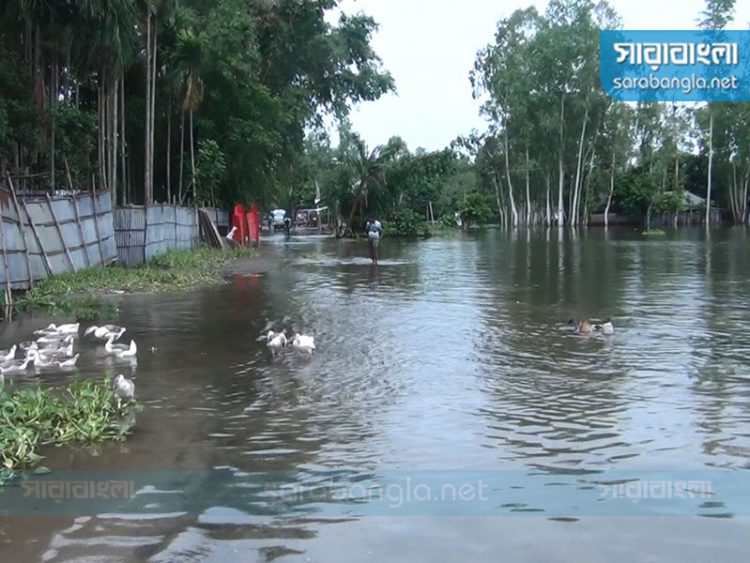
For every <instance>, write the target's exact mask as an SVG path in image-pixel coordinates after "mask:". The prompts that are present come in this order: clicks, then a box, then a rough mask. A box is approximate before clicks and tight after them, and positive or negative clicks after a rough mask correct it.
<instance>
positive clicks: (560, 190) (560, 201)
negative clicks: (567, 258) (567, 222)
mask: <svg viewBox="0 0 750 563" xmlns="http://www.w3.org/2000/svg"><path fill="white" fill-rule="evenodd" d="M560 100H561V101H560V150H559V153H558V172H559V174H560V184H559V186H558V192H557V226H558V227H562V226H563V221H564V219H563V215H564V209H563V187H564V183H565V171H564V168H563V157H564V152H565V148H564V145H563V139H564V131H565V128H564V124H565V96H561V97H560Z"/></svg>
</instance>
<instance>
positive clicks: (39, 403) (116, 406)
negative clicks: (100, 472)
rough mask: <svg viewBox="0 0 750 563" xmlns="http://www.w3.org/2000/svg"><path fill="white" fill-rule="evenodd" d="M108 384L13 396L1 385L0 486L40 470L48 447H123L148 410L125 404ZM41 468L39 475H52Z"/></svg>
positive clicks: (29, 391) (89, 383) (38, 390)
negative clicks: (25, 472)
mask: <svg viewBox="0 0 750 563" xmlns="http://www.w3.org/2000/svg"><path fill="white" fill-rule="evenodd" d="M110 382H111V376H107V377H105V378H104V380H103V381H101V382H97V381H91V380H86V381H77V382H74V383H72V384H70V385H69V386H67V387H65V388H63V389H62V390H57V391H53V390H46V389H41V388H36V389H21V390H17V391H13V392H8V391H7V389H5V387H4V386H3V385H2V383H0V462H2V466H1V467H0V485H3V484H4V483H6V482H8V481H9V480H11V479H13V478H14V477H16V476H17V475H18V474H19V473H20V472H21V471H23V470H27V469H31V468H33V467H34V466H36V465H37V464H38V463H39V462H40V461H41V460H42V456H41V454H40V453H39V450H40V448H42V447H43V446H59V445H63V444H69V443H80V444H94V443H98V442H104V441H122V440H124V439H125V438H126V436H127V435H128V434H129V433H130V431H131V429H132V427H133V426H134V425H135V413H137V412H140V411H141V410H142V408H143V407H142V406H141V405H140V404H138V403H135V402H130V403H122V402H120V401H119V400H118V398H117V396H116V395H115V393H114V392H113V391H112V388H111V386H110ZM47 471H48V470H47V469H46V468H44V467H37V468H36V472H37V473H43V472H47Z"/></svg>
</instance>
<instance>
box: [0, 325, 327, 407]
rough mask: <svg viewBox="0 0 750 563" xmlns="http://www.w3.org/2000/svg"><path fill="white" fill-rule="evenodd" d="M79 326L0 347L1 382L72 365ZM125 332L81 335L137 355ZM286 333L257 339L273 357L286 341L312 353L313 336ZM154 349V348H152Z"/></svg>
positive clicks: (112, 351)
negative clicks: (8, 377) (9, 376)
mask: <svg viewBox="0 0 750 563" xmlns="http://www.w3.org/2000/svg"><path fill="white" fill-rule="evenodd" d="M80 328H81V325H80V323H75V324H62V325H55V324H50V325H49V326H47V327H46V328H42V329H39V330H35V331H34V336H35V337H36V339H35V340H29V341H26V342H21V343H19V344H14V345H13V347H12V348H10V349H9V350H0V383H2V382H4V380H5V375H6V374H14V373H23V372H26V371H27V370H29V369H31V368H34V369H36V370H40V369H48V368H57V369H63V368H73V367H75V366H76V364H77V363H78V358H79V357H80V356H81V354H80V352H76V350H75V345H76V339H77V338H78V336H79V333H80ZM267 328H269V327H267ZM125 331H126V329H125V327H122V326H117V325H104V326H90V327H88V328H87V329H86V330H85V331H84V333H83V338H88V339H94V340H99V341H101V342H104V350H105V352H106V353H107V354H109V355H111V356H114V357H116V358H135V357H136V355H137V354H138V347H137V346H136V343H135V340H131V341H130V344H119V343H115V341H116V340H119V339H120V338H121V337H122V335H123V334H124V333H125ZM286 335H287V331H286V329H283V330H282V331H281V332H274V331H273V330H268V332H265V330H264V334H263V335H261V337H260V338H259V339H258V340H266V341H267V343H266V346H267V347H268V349H269V350H270V351H271V353H272V354H273V357H274V358H276V356H278V355H279V354H281V353H282V352H283V351H284V350H285V349H286V348H287V346H288V345H289V343H291V346H292V348H293V349H294V350H296V351H297V352H300V353H304V354H308V355H310V356H312V353H313V350H315V338H314V337H313V336H309V335H305V334H298V333H296V332H295V333H294V336H293V337H291V339H287V336H286ZM153 350H155V349H154V348H152V351H153ZM112 388H113V389H114V391H115V393H116V395H117V396H118V398H119V399H122V400H130V399H132V398H133V397H134V396H135V383H133V382H132V381H131V380H129V379H127V378H126V377H125V376H124V375H122V374H120V375H118V376H117V377H116V378H114V379H113V380H112Z"/></svg>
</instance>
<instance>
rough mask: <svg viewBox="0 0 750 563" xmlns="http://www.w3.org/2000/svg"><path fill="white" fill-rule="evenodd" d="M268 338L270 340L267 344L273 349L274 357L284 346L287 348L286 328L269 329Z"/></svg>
mask: <svg viewBox="0 0 750 563" xmlns="http://www.w3.org/2000/svg"><path fill="white" fill-rule="evenodd" d="M266 339H267V340H268V344H266V346H267V347H268V348H269V349H270V350H271V353H272V354H273V355H274V357H276V354H277V353H279V352H281V349H282V348H286V343H287V340H286V331H285V330H282V331H281V332H274V331H272V330H269V331H268V334H267V335H266Z"/></svg>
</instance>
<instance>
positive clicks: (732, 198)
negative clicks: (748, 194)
mask: <svg viewBox="0 0 750 563" xmlns="http://www.w3.org/2000/svg"><path fill="white" fill-rule="evenodd" d="M729 164H730V165H731V166H732V181H731V182H730V183H729V207H730V210H731V211H732V221H734V223H735V224H737V223H738V211H739V202H738V201H737V197H738V189H737V166H736V164H735V162H734V160H730V161H729Z"/></svg>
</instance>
